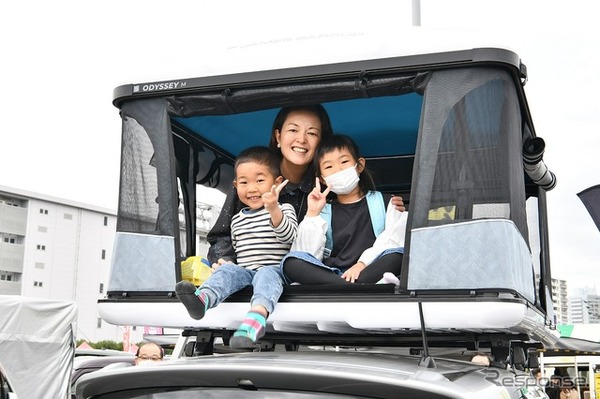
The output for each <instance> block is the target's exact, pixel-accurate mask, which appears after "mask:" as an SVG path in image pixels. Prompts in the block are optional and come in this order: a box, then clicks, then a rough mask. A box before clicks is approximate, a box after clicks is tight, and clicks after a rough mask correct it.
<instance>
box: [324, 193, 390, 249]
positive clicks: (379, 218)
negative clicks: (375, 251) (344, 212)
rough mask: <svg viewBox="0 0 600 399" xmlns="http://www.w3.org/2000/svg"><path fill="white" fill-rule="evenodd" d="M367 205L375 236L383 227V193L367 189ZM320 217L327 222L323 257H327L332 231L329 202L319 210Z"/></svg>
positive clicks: (384, 210)
mask: <svg viewBox="0 0 600 399" xmlns="http://www.w3.org/2000/svg"><path fill="white" fill-rule="evenodd" d="M367 206H368V208H369V216H370V217H371V227H372V228H373V233H374V234H375V237H378V236H379V234H381V233H382V232H383V230H384V229H385V214H386V209H385V202H384V200H383V194H381V192H379V191H369V192H368V193H367ZM321 217H322V218H323V219H324V220H325V222H327V232H326V233H325V250H324V251H323V258H329V256H330V255H331V251H332V250H333V232H332V229H331V204H330V203H326V204H325V206H324V207H323V210H321Z"/></svg>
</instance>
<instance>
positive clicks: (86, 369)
mask: <svg viewBox="0 0 600 399" xmlns="http://www.w3.org/2000/svg"><path fill="white" fill-rule="evenodd" d="M123 353H125V354H124V355H123V354H119V355H112V356H110V355H101V356H96V355H84V356H81V355H80V356H76V357H75V361H74V363H73V372H72V373H71V392H74V387H75V383H76V382H77V380H79V378H80V377H81V376H83V375H85V374H88V373H91V372H94V371H98V370H101V369H103V368H105V367H109V366H110V367H111V368H120V367H128V366H134V365H135V356H134V355H133V354H132V353H127V352H123Z"/></svg>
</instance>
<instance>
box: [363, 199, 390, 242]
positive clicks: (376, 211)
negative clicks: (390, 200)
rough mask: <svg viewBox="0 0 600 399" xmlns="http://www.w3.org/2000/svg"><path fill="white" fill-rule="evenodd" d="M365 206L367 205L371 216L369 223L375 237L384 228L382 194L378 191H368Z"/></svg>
mask: <svg viewBox="0 0 600 399" xmlns="http://www.w3.org/2000/svg"><path fill="white" fill-rule="evenodd" d="M367 206H368V207H369V216H371V225H372V226H373V233H375V237H379V234H381V233H382V232H383V230H385V214H386V209H385V201H384V200H383V194H381V192H379V191H369V192H368V193H367Z"/></svg>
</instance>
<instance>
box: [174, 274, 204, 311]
mask: <svg viewBox="0 0 600 399" xmlns="http://www.w3.org/2000/svg"><path fill="white" fill-rule="evenodd" d="M175 293H176V294H177V298H179V300H180V301H181V303H183V306H185V308H186V309H187V311H188V313H189V314H190V316H191V317H192V319H196V320H200V319H201V318H203V317H204V314H205V313H206V310H207V309H208V298H207V297H206V295H205V294H204V293H203V292H202V291H201V290H200V288H196V286H195V285H194V284H192V283H190V282H189V281H180V282H178V283H177V285H176V286H175Z"/></svg>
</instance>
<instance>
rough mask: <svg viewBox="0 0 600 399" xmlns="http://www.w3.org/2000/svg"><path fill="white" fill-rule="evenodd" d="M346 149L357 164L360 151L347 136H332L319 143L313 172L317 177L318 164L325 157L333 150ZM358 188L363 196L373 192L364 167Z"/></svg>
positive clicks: (373, 188) (372, 182) (371, 182)
mask: <svg viewBox="0 0 600 399" xmlns="http://www.w3.org/2000/svg"><path fill="white" fill-rule="evenodd" d="M342 149H347V150H348V152H350V155H352V158H354V160H355V161H357V162H358V158H361V155H360V151H359V149H358V145H356V143H355V142H354V140H352V139H351V138H350V137H349V136H346V135H344V134H333V135H331V136H330V137H328V138H326V139H325V140H323V141H321V144H319V147H318V148H317V152H316V154H315V159H314V165H315V170H316V171H317V174H318V175H321V168H320V166H319V164H320V163H321V160H322V159H323V157H324V156H325V154H328V153H330V152H332V151H334V150H342ZM358 186H359V187H360V189H361V191H362V192H363V194H366V193H367V192H368V191H374V190H375V181H374V180H373V176H372V175H371V173H370V172H369V171H368V170H367V168H366V167H365V168H364V169H363V171H362V173H361V174H360V181H359V182H358Z"/></svg>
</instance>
